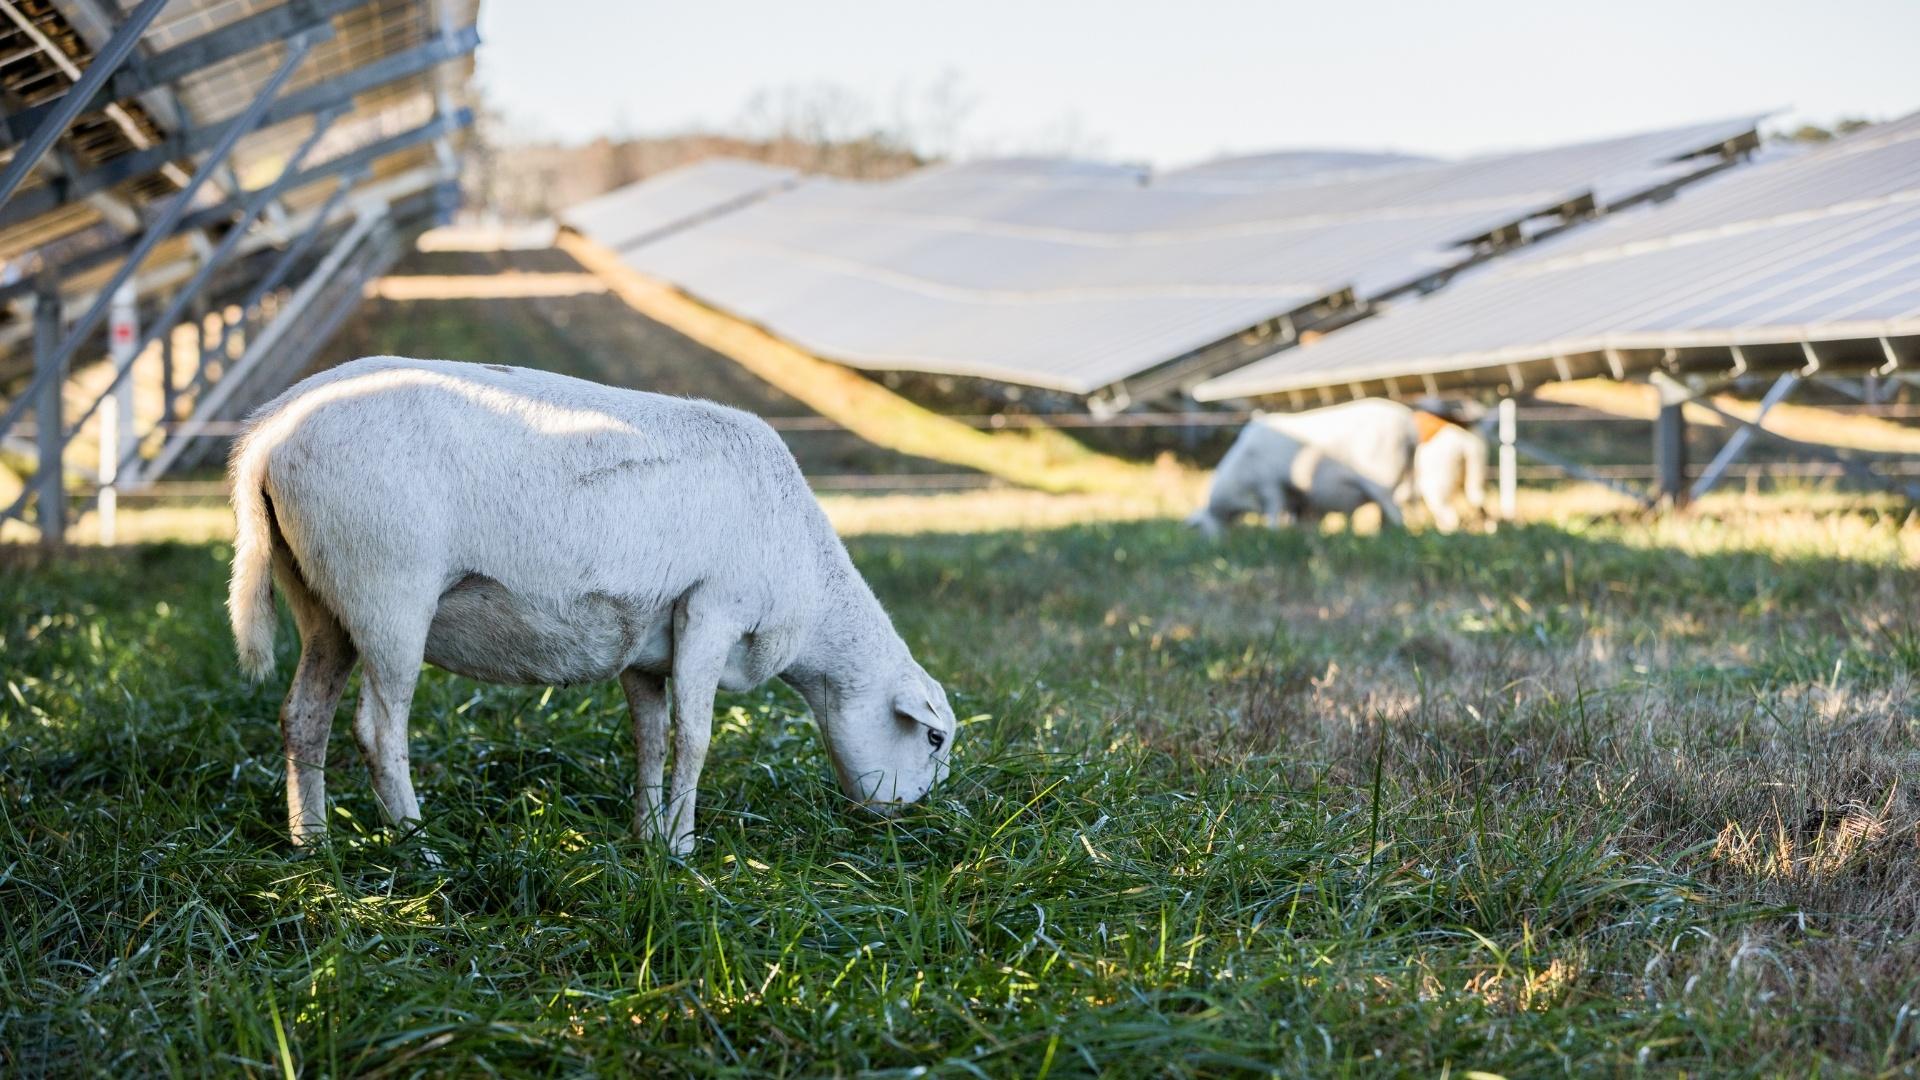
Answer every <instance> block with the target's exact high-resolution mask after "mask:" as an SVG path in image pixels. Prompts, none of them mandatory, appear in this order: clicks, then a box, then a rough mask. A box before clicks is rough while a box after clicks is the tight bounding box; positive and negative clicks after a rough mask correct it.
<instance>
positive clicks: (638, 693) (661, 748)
mask: <svg viewBox="0 0 1920 1080" xmlns="http://www.w3.org/2000/svg"><path fill="white" fill-rule="evenodd" d="M620 689H622V690H624V691H626V694H627V711H628V713H630V714H631V715H632V717H633V748H634V756H635V758H636V759H637V760H638V762H639V770H638V774H637V776H636V778H635V780H634V786H633V831H634V834H635V835H636V836H639V837H640V838H641V839H643V840H644V839H647V838H649V837H659V838H660V839H662V840H664V839H666V838H667V834H666V821H665V819H664V818H663V817H662V815H661V812H660V811H661V802H660V796H661V790H660V789H661V786H662V785H663V784H665V782H666V768H667V684H666V680H665V679H662V678H661V677H659V676H658V675H649V674H647V673H646V672H643V671H634V670H631V669H629V670H627V671H623V672H621V673H620Z"/></svg>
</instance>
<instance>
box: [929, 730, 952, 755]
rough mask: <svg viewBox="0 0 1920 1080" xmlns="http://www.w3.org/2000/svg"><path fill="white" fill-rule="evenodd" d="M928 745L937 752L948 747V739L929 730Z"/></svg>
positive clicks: (939, 733)
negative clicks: (943, 747)
mask: <svg viewBox="0 0 1920 1080" xmlns="http://www.w3.org/2000/svg"><path fill="white" fill-rule="evenodd" d="M927 743H928V745H930V746H932V747H933V748H934V749H935V750H938V749H940V748H941V747H942V746H945V745H947V737H946V735H944V734H943V733H941V732H938V731H935V730H934V729H932V728H928V729H927Z"/></svg>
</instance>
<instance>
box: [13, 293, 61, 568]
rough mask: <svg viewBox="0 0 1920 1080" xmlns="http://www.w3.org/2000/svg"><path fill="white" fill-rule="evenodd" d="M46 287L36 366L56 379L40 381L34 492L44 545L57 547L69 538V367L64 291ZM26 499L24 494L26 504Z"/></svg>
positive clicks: (38, 311) (38, 316)
mask: <svg viewBox="0 0 1920 1080" xmlns="http://www.w3.org/2000/svg"><path fill="white" fill-rule="evenodd" d="M42 285H43V288H42V289H41V292H40V295H39V299H38V300H37V301H36V302H35V304H34V307H33V362H34V370H35V371H36V372H40V371H47V372H50V373H52V377H50V378H46V379H43V380H36V381H38V382H40V383H41V386H40V401H39V404H38V405H37V406H36V408H35V410H34V411H35V413H36V415H37V417H38V424H37V426H38V428H39V430H38V431H37V432H35V435H36V436H37V441H38V443H39V451H40V452H39V459H40V464H39V465H38V467H37V468H36V470H35V472H34V476H33V488H38V489H39V491H40V542H41V543H42V544H45V545H47V546H48V547H54V546H57V545H59V544H60V543H62V542H64V541H65V540H66V537H67V487H66V469H65V466H64V461H65V457H66V455H65V453H64V451H65V450H66V443H65V440H63V439H62V438H61V437H60V434H61V432H63V431H65V430H66V428H65V425H63V424H62V423H61V409H60V392H61V390H63V389H64V388H65V386H66V382H67V380H66V378H65V375H66V369H65V365H64V364H59V363H58V362H57V361H56V360H55V358H54V354H55V353H56V352H57V351H58V350H59V346H60V290H59V289H57V288H55V287H54V283H53V282H51V281H46V282H43V283H42ZM24 398H25V396H24V395H23V400H24ZM28 490H29V491H31V490H32V488H29V489H28ZM26 497H27V496H26V493H25V492H22V493H21V496H20V501H21V503H22V504H24V503H25V501H26ZM10 516H12V515H11V512H9V513H8V514H5V515H0V519H4V518H5V517H10Z"/></svg>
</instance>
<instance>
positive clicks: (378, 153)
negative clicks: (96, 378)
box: [0, 109, 473, 428]
mask: <svg viewBox="0 0 1920 1080" xmlns="http://www.w3.org/2000/svg"><path fill="white" fill-rule="evenodd" d="M471 123H473V111H472V110H471V109H461V110H459V111H458V112H455V113H453V114H451V115H445V116H438V117H435V118H434V119H432V120H430V121H428V122H427V123H425V124H422V125H421V126H419V127H417V128H414V129H413V130H411V131H404V132H401V133H400V134H398V135H393V136H390V137H388V138H385V139H382V140H380V141H379V142H376V143H370V144H368V145H367V146H363V147H361V148H360V149H358V150H354V151H352V152H350V153H346V154H342V155H340V156H339V157H336V158H331V159H329V160H327V161H323V162H321V163H320V164H318V165H315V166H312V167H311V168H308V169H306V170H304V171H302V172H301V173H300V174H299V175H298V176H295V177H294V178H293V179H292V180H290V181H288V182H287V185H286V189H285V190H287V191H295V190H298V189H300V188H303V187H306V186H307V185H308V184H312V183H315V182H318V181H320V180H325V179H329V178H331V177H335V176H340V175H342V174H345V173H352V172H357V171H359V170H361V169H363V168H366V167H367V166H369V165H371V164H372V163H373V162H375V161H378V160H379V159H381V158H383V157H386V156H388V155H389V154H397V153H399V152H400V151H402V150H410V149H412V148H413V147H415V146H418V145H420V144H422V143H427V142H432V141H433V140H434V139H437V138H439V137H441V136H443V135H450V134H452V133H453V132H456V131H458V130H460V129H461V128H463V127H466V126H468V125H469V124H471ZM245 198H246V196H245V194H244V193H242V194H241V195H237V196H235V197H234V198H232V199H228V200H227V201H226V202H223V203H221V204H220V205H218V206H211V207H208V208H207V209H205V210H198V211H195V212H193V213H191V214H187V215H186V216H184V217H182V218H180V219H179V220H178V221H177V222H176V223H175V224H174V228H173V231H174V232H184V231H188V230H192V229H205V228H211V227H214V226H219V225H224V224H225V223H226V222H228V221H229V220H231V219H232V217H233V215H234V214H235V213H236V212H238V211H239V209H240V208H241V206H242V205H243V204H244V200H245ZM133 247H134V241H131V240H127V241H121V242H117V243H112V244H107V245H105V246H103V247H99V248H96V249H94V250H93V251H90V252H88V253H87V254H85V255H81V256H78V257H76V258H73V259H69V260H68V261H66V262H64V263H61V264H60V265H59V266H57V267H55V268H54V269H53V273H54V274H55V275H57V276H58V277H61V278H69V277H73V276H75V275H77V274H83V273H86V272H87V271H89V270H94V269H97V268H99V267H101V266H104V265H105V264H107V263H110V262H112V261H114V260H115V259H118V258H122V257H124V256H126V255H127V254H128V253H129V252H130V251H131V249H132V248H133ZM142 257H143V258H144V255H143V256H142ZM32 292H33V284H32V283H31V282H15V283H13V284H11V285H6V286H0V303H5V302H6V301H8V300H11V299H13V298H14V297H16V296H25V295H28V294H30V293H32ZM4 427H5V425H4V424H0V428H4Z"/></svg>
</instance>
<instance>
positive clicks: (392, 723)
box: [353, 602, 440, 866]
mask: <svg viewBox="0 0 1920 1080" xmlns="http://www.w3.org/2000/svg"><path fill="white" fill-rule="evenodd" d="M395 606H396V608H397V607H399V606H400V605H399V604H398V603H397V602H396V604H395ZM426 611H427V613H428V617H427V618H422V619H419V620H417V622H418V625H400V624H398V623H397V622H396V623H390V624H387V625H385V626H381V625H378V624H375V625H374V626H371V627H369V628H368V629H367V630H365V631H362V632H360V633H358V634H356V638H355V640H356V641H358V642H359V644H360V702H359V705H358V706H357V708H356V709H355V710H354V715H353V737H354V740H355V741H357V742H358V743H359V744H360V755H361V756H362V757H363V758H365V759H366V762H367V771H368V772H370V773H372V774H373V793H374V796H375V798H377V799H378V800H379V802H380V808H381V809H382V810H384V811H385V812H386V815H387V820H388V821H390V822H392V823H393V824H394V825H395V826H397V827H400V828H402V829H404V828H407V827H409V826H413V825H418V824H419V823H420V820H421V818H420V800H419V799H417V798H415V797H414V793H413V762H412V758H411V755H410V754H409V752H408V749H407V718H408V714H409V713H410V712H411V711H412V709H413V691H414V687H415V685H416V684H417V683H418V682H419V680H420V663H421V660H422V658H423V655H424V654H425V652H426V643H427V624H428V622H429V621H430V619H431V612H432V608H431V607H428V608H426ZM425 859H426V861H427V863H428V864H429V865H433V866H438V865H440V857H439V856H438V855H436V854H435V853H434V852H433V851H431V850H429V851H427V852H426V854H425Z"/></svg>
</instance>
